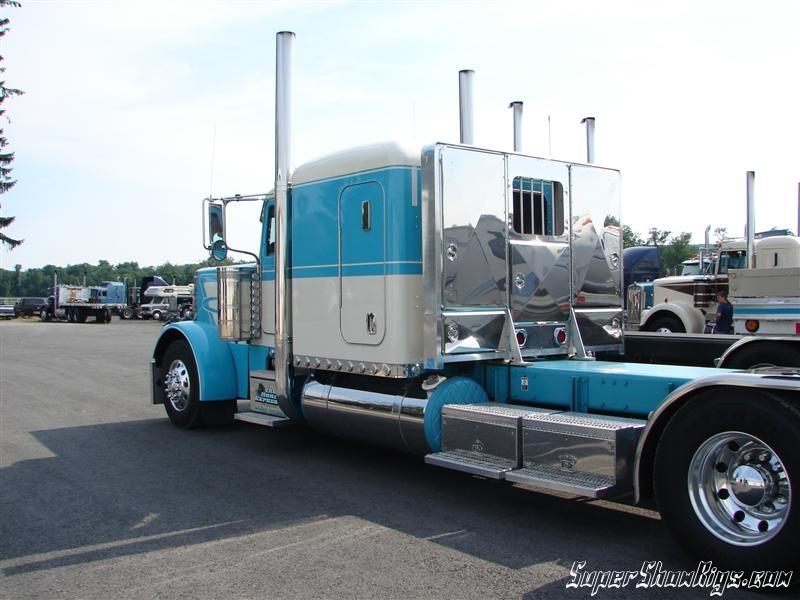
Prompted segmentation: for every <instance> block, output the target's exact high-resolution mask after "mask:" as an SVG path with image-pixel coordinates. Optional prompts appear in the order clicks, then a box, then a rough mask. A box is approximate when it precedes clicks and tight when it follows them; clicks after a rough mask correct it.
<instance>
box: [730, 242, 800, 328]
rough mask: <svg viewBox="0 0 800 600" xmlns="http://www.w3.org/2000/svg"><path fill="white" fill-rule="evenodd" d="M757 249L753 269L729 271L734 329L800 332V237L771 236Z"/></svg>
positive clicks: (758, 245) (758, 244)
mask: <svg viewBox="0 0 800 600" xmlns="http://www.w3.org/2000/svg"><path fill="white" fill-rule="evenodd" d="M756 248H757V252H756V256H755V267H754V268H752V269H738V268H737V269H731V270H730V271H729V273H728V298H729V300H730V302H731V304H733V329H734V332H735V333H738V334H743V335H800V238H796V237H789V236H777V237H768V238H764V239H762V240H759V242H757V244H756Z"/></svg>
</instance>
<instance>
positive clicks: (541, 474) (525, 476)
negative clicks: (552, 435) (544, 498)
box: [505, 466, 617, 498]
mask: <svg viewBox="0 0 800 600" xmlns="http://www.w3.org/2000/svg"><path fill="white" fill-rule="evenodd" d="M505 478H506V480H507V481H513V482H514V483H526V484H528V485H533V486H536V487H540V488H544V489H547V490H554V491H558V492H566V493H568V494H575V495H577V496H586V497H589V498H603V497H605V496H608V495H611V494H613V493H614V492H615V491H616V490H615V488H616V483H617V481H616V478H615V477H613V476H609V475H597V474H595V473H582V472H577V473H565V472H563V471H561V470H560V469H554V468H553V467H545V466H530V467H525V468H524V469H517V470H516V471H511V472H510V473H506V475H505Z"/></svg>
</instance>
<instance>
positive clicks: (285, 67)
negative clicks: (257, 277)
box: [274, 31, 302, 419]
mask: <svg viewBox="0 0 800 600" xmlns="http://www.w3.org/2000/svg"><path fill="white" fill-rule="evenodd" d="M293 63H294V33H293V32H291V31H281V32H279V33H278V35H277V38H276V44H275V360H274V363H275V393H276V395H277V396H278V405H279V406H280V408H281V410H282V411H283V412H284V414H285V415H286V416H287V417H290V418H293V419H299V418H301V416H302V415H301V414H300V411H299V410H298V409H297V408H296V407H295V404H294V402H293V393H292V375H293V368H292V290H291V287H290V280H289V278H288V277H287V273H286V270H287V256H288V253H289V247H288V244H287V240H288V236H287V226H288V222H287V217H288V208H289V188H290V186H291V183H292V67H293Z"/></svg>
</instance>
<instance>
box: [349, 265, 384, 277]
mask: <svg viewBox="0 0 800 600" xmlns="http://www.w3.org/2000/svg"><path fill="white" fill-rule="evenodd" d="M385 274H386V271H385V265H384V264H383V263H380V264H377V265H342V277H363V276H370V275H372V276H375V275H381V276H383V275H385Z"/></svg>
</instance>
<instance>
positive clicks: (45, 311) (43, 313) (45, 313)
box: [39, 308, 49, 321]
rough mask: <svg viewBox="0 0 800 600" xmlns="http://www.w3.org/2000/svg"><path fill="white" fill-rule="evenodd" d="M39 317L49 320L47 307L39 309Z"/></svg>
mask: <svg viewBox="0 0 800 600" xmlns="http://www.w3.org/2000/svg"><path fill="white" fill-rule="evenodd" d="M39 318H40V319H41V320H42V321H48V320H49V315H48V314H47V309H44V308H43V309H42V310H40V311H39Z"/></svg>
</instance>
